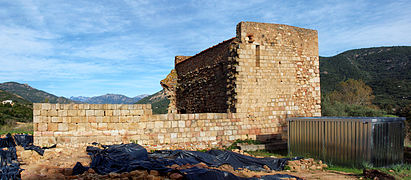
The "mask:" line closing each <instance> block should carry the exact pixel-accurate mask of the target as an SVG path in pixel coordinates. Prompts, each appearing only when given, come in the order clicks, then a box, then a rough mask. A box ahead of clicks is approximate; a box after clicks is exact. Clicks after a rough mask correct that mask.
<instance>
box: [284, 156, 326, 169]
mask: <svg viewBox="0 0 411 180" xmlns="http://www.w3.org/2000/svg"><path fill="white" fill-rule="evenodd" d="M288 166H289V167H290V170H291V171H296V172H300V171H310V170H324V169H326V168H328V165H327V164H324V163H323V162H322V161H321V160H319V161H315V160H314V159H313V158H308V159H300V160H295V161H288Z"/></svg>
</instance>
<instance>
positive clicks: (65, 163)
mask: <svg viewBox="0 0 411 180" xmlns="http://www.w3.org/2000/svg"><path fill="white" fill-rule="evenodd" d="M16 150H17V152H16V153H17V157H18V161H19V162H20V167H21V168H22V169H24V171H22V172H21V177H22V179H64V176H68V175H71V173H72V168H73V167H74V165H75V164H76V163H77V162H81V163H83V164H89V163H90V162H91V158H90V156H89V155H87V153H86V146H75V147H70V146H57V147H56V148H52V149H45V151H44V154H43V156H41V155H39V154H38V153H37V152H35V151H31V150H24V148H22V147H16Z"/></svg>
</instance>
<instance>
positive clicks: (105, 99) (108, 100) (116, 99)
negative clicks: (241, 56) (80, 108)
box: [70, 94, 149, 104]
mask: <svg viewBox="0 0 411 180" xmlns="http://www.w3.org/2000/svg"><path fill="white" fill-rule="evenodd" d="M146 96H149V95H148V94H142V95H139V96H136V97H132V98H130V97H127V96H124V95H121V94H106V95H102V96H94V97H84V96H78V97H73V96H72V97H70V100H73V101H78V102H83V103H88V104H134V103H136V102H137V101H139V100H140V99H142V98H144V97H146Z"/></svg>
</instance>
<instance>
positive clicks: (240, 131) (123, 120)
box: [33, 103, 283, 149]
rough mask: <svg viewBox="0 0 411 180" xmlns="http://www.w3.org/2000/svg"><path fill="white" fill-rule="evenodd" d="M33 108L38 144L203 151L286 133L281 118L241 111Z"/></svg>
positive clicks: (106, 106) (44, 105) (45, 105)
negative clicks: (257, 116)
mask: <svg viewBox="0 0 411 180" xmlns="http://www.w3.org/2000/svg"><path fill="white" fill-rule="evenodd" d="M33 107H34V110H33V116H34V143H35V144H36V145H40V146H50V145H53V144H66V145H67V144H73V145H75V144H85V143H92V142H98V143H102V144H118V143H129V142H131V141H133V142H137V143H139V144H141V145H144V146H146V147H147V148H151V149H178V148H184V149H190V148H191V149H204V148H210V147H221V146H223V145H229V144H230V143H231V142H232V141H234V140H236V139H247V138H251V139H256V138H257V136H259V135H264V137H266V138H267V137H269V136H267V135H271V134H279V133H281V132H282V131H283V129H282V128H281V127H280V124H279V123H278V122H275V121H273V120H266V121H264V122H263V124H260V123H261V122H260V121H255V120H254V119H253V117H247V115H246V114H241V113H200V114H162V115H153V114H152V111H151V105H149V104H148V105H147V104H133V105H125V104H48V103H35V104H34V105H33Z"/></svg>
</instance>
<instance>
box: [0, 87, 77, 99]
mask: <svg viewBox="0 0 411 180" xmlns="http://www.w3.org/2000/svg"><path fill="white" fill-rule="evenodd" d="M0 90H3V91H6V92H8V93H12V94H15V95H18V96H19V97H21V98H23V99H25V100H27V101H30V102H32V103H41V102H49V103H61V104H67V103H73V101H72V100H69V99H67V98H65V97H57V96H56V95H53V94H50V93H47V92H45V91H42V90H38V89H35V88H32V87H31V86H29V85H28V84H20V83H17V82H5V83H0Z"/></svg>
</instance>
